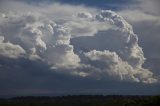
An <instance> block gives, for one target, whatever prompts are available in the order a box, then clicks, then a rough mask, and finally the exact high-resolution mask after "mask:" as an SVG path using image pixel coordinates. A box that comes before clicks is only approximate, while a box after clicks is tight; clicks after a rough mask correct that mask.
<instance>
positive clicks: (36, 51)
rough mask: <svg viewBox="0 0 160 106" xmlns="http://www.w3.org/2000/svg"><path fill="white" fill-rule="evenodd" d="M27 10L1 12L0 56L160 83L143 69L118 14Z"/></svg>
mask: <svg viewBox="0 0 160 106" xmlns="http://www.w3.org/2000/svg"><path fill="white" fill-rule="evenodd" d="M9 5H10V3H9V4H8V5H7V4H6V6H9ZM14 5H15V4H14ZM23 5H25V6H26V7H27V8H28V13H25V14H24V13H23V12H24V10H23V9H22V10H19V11H18V12H15V11H14V10H13V11H12V10H10V9H8V8H9V7H8V8H7V9H8V10H5V9H4V7H2V8H3V11H2V12H1V14H0V15H1V17H0V37H1V39H2V40H0V44H1V47H0V56H3V57H7V58H19V57H21V58H22V57H24V58H27V59H30V60H34V61H35V60H39V59H40V60H42V61H44V62H45V63H46V64H49V65H50V66H51V68H52V69H53V70H56V71H61V72H62V73H63V72H64V73H68V74H72V75H79V76H82V77H95V78H98V79H101V78H105V77H106V78H108V77H110V78H115V79H117V78H118V79H121V80H125V81H135V82H143V83H155V82H157V81H158V80H157V79H156V78H154V75H153V73H152V72H151V71H149V70H148V69H144V68H143V67H142V65H143V63H144V62H145V58H144V55H143V51H142V48H141V47H140V46H139V45H138V37H137V35H136V34H134V32H133V30H132V26H131V25H130V24H128V23H127V22H126V21H125V20H124V19H123V17H121V16H119V15H117V14H116V13H115V12H113V11H110V10H101V11H99V10H96V9H92V8H87V7H84V6H79V7H78V8H76V7H75V6H70V5H60V4H53V5H49V6H47V7H45V8H44V7H40V6H37V7H34V6H29V5H27V4H23ZM31 8H32V9H31ZM57 8H58V9H57ZM60 8H63V10H65V12H63V11H62V10H61V9H60ZM75 8H76V11H75V10H74V9H75ZM33 10H35V11H33ZM51 10H52V11H51ZM25 11H26V10H25ZM71 14H72V15H71ZM58 17H59V18H58ZM77 39H78V40H77ZM62 70H63V71H62Z"/></svg>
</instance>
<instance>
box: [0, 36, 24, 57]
mask: <svg viewBox="0 0 160 106" xmlns="http://www.w3.org/2000/svg"><path fill="white" fill-rule="evenodd" d="M0 45H1V46H0V57H9V58H13V59H16V58H19V57H23V55H24V54H25V50H24V49H23V48H21V47H20V46H19V45H14V44H12V43H10V42H4V37H1V36H0Z"/></svg>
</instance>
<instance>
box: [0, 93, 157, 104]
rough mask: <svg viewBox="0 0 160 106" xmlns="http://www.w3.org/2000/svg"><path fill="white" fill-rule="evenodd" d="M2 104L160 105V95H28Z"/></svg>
mask: <svg viewBox="0 0 160 106" xmlns="http://www.w3.org/2000/svg"><path fill="white" fill-rule="evenodd" d="M0 106H160V96H115V95H110V96H99V95H97V96H90V95H88V96H87V95H85V96H61V97H33V96H28V97H15V98H10V99H0Z"/></svg>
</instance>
